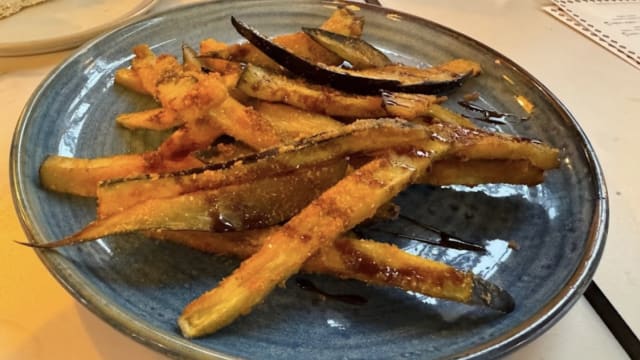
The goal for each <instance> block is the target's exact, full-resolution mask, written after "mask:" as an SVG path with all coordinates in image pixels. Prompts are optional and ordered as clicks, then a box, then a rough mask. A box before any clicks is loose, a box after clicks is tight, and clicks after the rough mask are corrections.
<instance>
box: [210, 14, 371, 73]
mask: <svg viewBox="0 0 640 360" xmlns="http://www.w3.org/2000/svg"><path fill="white" fill-rule="evenodd" d="M363 26H364V21H363V20H362V18H361V17H358V16H355V14H354V13H353V12H351V11H350V10H348V9H346V8H341V9H338V10H336V11H334V12H333V13H332V14H331V16H330V17H329V18H328V19H327V20H326V21H325V22H324V23H323V24H322V25H321V26H320V28H321V29H323V30H328V31H331V32H334V33H338V34H342V35H348V36H352V37H358V36H360V34H362V28H363ZM273 41H274V42H275V43H276V44H279V45H280V46H282V47H284V48H286V49H288V50H289V51H291V52H293V53H295V54H297V55H299V56H301V57H302V58H305V59H308V60H309V61H313V62H321V63H324V64H330V65H339V64H340V63H342V59H341V58H340V57H339V56H337V55H335V54H333V53H332V52H331V51H329V50H327V49H325V48H324V47H323V46H321V45H319V44H318V43H316V42H315V41H313V40H312V39H311V38H309V36H307V35H306V34H304V33H303V32H297V33H293V34H285V35H279V36H276V37H275V38H274V39H273ZM203 55H205V54H204V53H203ZM208 55H209V56H213V57H218V58H223V59H227V60H232V61H237V62H246V63H252V64H256V65H260V66H264V67H267V68H270V69H274V70H276V69H280V66H279V65H278V64H277V63H275V62H274V61H273V60H271V59H270V58H269V57H268V56H266V55H265V54H264V53H262V52H261V51H260V50H258V49H257V48H256V47H255V46H253V45H252V44H250V43H244V44H239V45H230V46H228V47H226V48H222V49H217V50H216V51H214V52H209V53H208Z"/></svg>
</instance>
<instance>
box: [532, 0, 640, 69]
mask: <svg viewBox="0 0 640 360" xmlns="http://www.w3.org/2000/svg"><path fill="white" fill-rule="evenodd" d="M552 1H553V3H554V4H555V6H545V7H543V9H544V11H546V12H547V13H549V14H551V15H553V16H554V17H555V18H557V19H558V20H560V21H562V22H563V23H565V24H567V25H569V26H570V27H572V28H573V29H575V30H576V31H578V32H580V33H582V34H583V35H585V36H587V37H588V38H590V39H592V40H593V41H595V42H597V43H598V44H600V45H602V46H603V47H605V48H606V49H608V50H609V51H611V52H613V53H614V54H616V55H617V56H619V57H620V58H622V59H623V60H625V61H626V62H628V63H629V64H631V65H633V66H634V67H635V68H637V69H640V0H552Z"/></svg>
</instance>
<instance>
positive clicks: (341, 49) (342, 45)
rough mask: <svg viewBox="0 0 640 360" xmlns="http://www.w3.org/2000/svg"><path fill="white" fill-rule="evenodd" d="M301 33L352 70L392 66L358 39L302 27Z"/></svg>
mask: <svg viewBox="0 0 640 360" xmlns="http://www.w3.org/2000/svg"><path fill="white" fill-rule="evenodd" d="M302 31H304V33H305V34H307V35H309V36H310V37H311V38H312V39H313V40H315V41H316V42H317V43H319V44H320V45H322V46H324V47H325V48H327V49H328V50H329V51H332V52H333V53H335V54H336V55H338V56H340V57H341V58H342V59H344V60H346V61H348V62H349V63H350V64H351V66H352V68H354V69H366V68H372V67H383V66H387V65H391V64H392V62H391V60H389V58H388V57H387V56H386V55H385V54H383V53H382V52H381V51H380V50H378V49H376V48H375V47H373V46H371V44H369V43H368V42H366V41H364V40H362V39H360V38H357V37H353V36H344V35H340V34H336V33H334V32H331V31H326V30H323V29H314V28H305V27H303V28H302Z"/></svg>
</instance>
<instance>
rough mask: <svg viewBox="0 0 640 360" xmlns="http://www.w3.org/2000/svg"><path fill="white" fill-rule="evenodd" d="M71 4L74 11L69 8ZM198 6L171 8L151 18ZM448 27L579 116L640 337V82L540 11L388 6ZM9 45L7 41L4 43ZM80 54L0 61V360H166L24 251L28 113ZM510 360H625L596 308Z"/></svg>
mask: <svg viewBox="0 0 640 360" xmlns="http://www.w3.org/2000/svg"><path fill="white" fill-rule="evenodd" d="M59 1H64V0H59ZM192 2H195V1H189V0H160V1H159V3H158V4H157V5H156V7H155V8H154V9H153V10H152V12H157V11H161V10H163V9H167V8H170V7H173V6H177V5H179V4H187V3H192ZM381 2H382V3H383V4H384V5H385V6H387V7H389V8H394V9H397V10H400V11H404V12H408V13H411V14H415V15H418V16H421V17H425V18H428V19H430V20H434V21H436V22H439V23H441V24H445V25H447V26H449V27H451V28H453V29H455V30H458V31H460V32H462V33H465V34H467V35H469V36H471V37H473V38H475V39H477V40H479V41H481V42H483V43H485V44H487V45H489V46H490V47H492V48H494V49H496V50H497V51H499V52H501V53H503V54H504V55H506V56H507V57H509V58H511V59H512V60H514V61H515V62H517V63H518V64H520V65H522V66H523V67H524V68H525V69H527V70H528V71H529V72H531V73H532V74H533V75H534V76H535V77H537V78H538V79H539V80H541V81H542V82H543V83H544V84H545V85H546V86H547V87H548V88H549V89H550V90H551V91H552V92H553V93H554V94H555V95H556V96H557V97H558V98H559V99H560V100H561V101H562V102H563V103H564V104H565V105H566V106H567V108H568V109H569V110H570V111H571V112H572V113H573V114H574V116H575V117H576V118H577V119H578V121H579V122H580V124H581V126H582V127H583V129H584V130H585V132H586V134H587V136H588V137H589V139H590V140H591V142H592V144H593V146H594V147H595V149H596V152H597V155H598V157H599V159H600V162H601V164H602V167H603V168H604V173H605V177H606V180H607V185H608V189H609V199H610V208H611V219H610V226H609V236H608V240H607V246H606V250H605V253H604V256H603V258H602V261H601V263H600V266H599V268H598V271H597V272H596V275H595V279H596V281H597V283H598V284H599V285H600V287H601V289H602V290H603V291H604V292H605V294H606V295H607V296H608V298H609V299H610V300H611V301H612V303H613V304H614V306H615V307H616V308H617V309H618V311H619V312H620V313H621V314H622V316H623V318H624V319H625V320H626V321H627V323H628V324H629V325H630V326H631V328H632V329H633V330H634V331H635V333H636V334H640V307H639V306H638V303H639V301H638V296H640V272H638V271H636V270H637V269H636V267H635V266H634V265H638V264H640V241H639V239H638V234H640V188H639V187H638V186H637V185H636V183H637V177H638V176H639V175H640V171H639V170H638V168H639V162H638V160H636V155H637V154H638V153H639V152H638V150H637V149H636V147H635V145H637V144H638V142H639V140H638V139H637V137H638V133H639V132H640V71H638V70H636V69H634V68H633V67H631V66H630V65H628V64H627V63H625V62H623V61H622V60H620V59H618V58H617V57H615V56H614V55H613V54H611V53H609V52H608V51H606V50H605V49H603V48H601V47H599V46H598V45H596V44H595V43H593V42H592V41H590V40H589V39H587V38H585V37H583V36H582V35H580V34H578V33H577V32H575V31H573V30H571V29H569V28H568V27H566V26H565V25H563V24H561V23H560V22H559V21H557V20H555V19H553V18H552V17H551V16H549V15H547V14H546V13H544V12H542V10H541V7H542V6H543V5H546V4H547V2H545V1H539V0H538V1H535V0H527V1H524V0H484V1H468V0H428V1H427V0H413V1H411V0H382V1H381ZM0 36H1V34H0ZM71 53H72V50H71V51H63V52H57V53H52V54H45V55H38V56H26V57H13V58H0V129H1V130H0V152H1V154H2V155H0V171H1V172H2V175H1V176H0V194H2V195H1V196H0V214H2V216H1V217H0V229H2V235H1V236H0V240H1V241H0V274H1V276H2V278H1V279H2V281H1V282H0V359H1V360H5V359H27V360H32V359H47V360H56V359H65V360H66V359H164V358H165V357H164V356H163V355H161V354H159V353H156V352H154V351H152V350H150V349H147V348H145V347H144V346H142V345H140V344H138V343H137V342H135V341H134V340H132V339H130V338H129V337H127V336H125V335H123V334H121V333H119V332H118V331H116V330H114V329H112V328H111V327H110V326H109V325H107V324H106V323H104V322H103V321H102V320H100V319H99V318H97V317H96V316H94V315H93V314H92V313H90V312H89V311H88V310H86V309H85V308H84V307H83V306H82V305H81V304H79V303H78V302H77V301H76V300H74V299H73V298H72V297H71V295H69V294H68V293H67V292H66V291H65V290H64V289H63V288H62V287H61V286H60V285H59V284H58V283H57V282H56V281H55V279H54V278H53V277H52V276H51V275H50V274H49V273H48V271H47V270H46V268H45V267H44V265H43V264H42V263H41V262H40V260H39V259H38V257H37V256H36V255H35V253H34V252H33V251H32V250H31V249H28V248H25V247H22V246H18V245H16V244H14V243H13V241H12V240H18V241H24V240H25V235H24V232H23V231H22V228H21V227H20V224H19V221H18V218H17V215H16V213H15V210H14V208H13V203H12V200H11V196H10V187H9V174H8V171H9V170H8V169H9V150H10V146H11V137H12V133H13V129H14V127H15V124H16V121H17V119H18V117H19V115H20V111H21V110H22V108H23V106H24V105H25V103H26V102H27V100H28V98H29V96H30V95H31V93H32V92H33V90H34V89H35V88H36V86H37V85H38V84H39V82H40V81H41V80H42V79H44V78H45V76H46V75H47V73H48V72H49V71H50V70H51V69H52V68H53V67H54V66H56V65H57V64H58V63H60V62H61V61H62V60H64V59H65V58H66V57H67V56H69V55H70V54H71ZM509 358H510V359H569V358H582V359H605V358H606V359H625V358H627V355H626V354H625V352H624V351H623V349H622V347H621V346H620V345H619V344H618V342H617V341H616V340H615V338H614V337H613V336H612V335H611V333H610V332H609V331H608V329H607V328H606V327H605V326H604V324H603V322H602V321H601V320H600V318H599V317H598V316H597V314H596V313H595V312H594V311H593V310H592V308H591V306H590V305H589V303H588V302H587V301H586V300H585V299H584V298H582V299H580V300H579V301H578V303H577V304H576V305H575V306H574V307H573V308H572V309H571V310H570V311H569V312H568V314H567V315H566V316H565V317H563V318H562V319H561V320H560V321H559V322H558V323H557V324H556V325H555V326H554V327H552V328H551V329H550V330H549V331H547V332H546V333H545V334H543V335H542V336H541V337H539V338H538V339H536V340H535V341H533V342H532V343H530V344H528V345H526V346H524V347H522V348H520V349H518V350H517V351H516V352H514V353H512V354H511V355H509Z"/></svg>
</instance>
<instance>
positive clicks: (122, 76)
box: [114, 68, 149, 95]
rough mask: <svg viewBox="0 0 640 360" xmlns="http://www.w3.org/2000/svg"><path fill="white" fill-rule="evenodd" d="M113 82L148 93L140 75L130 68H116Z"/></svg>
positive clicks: (141, 92)
mask: <svg viewBox="0 0 640 360" xmlns="http://www.w3.org/2000/svg"><path fill="white" fill-rule="evenodd" d="M114 82H115V83H116V84H118V85H121V86H124V87H125V88H127V89H129V90H132V91H135V92H137V93H140V94H144V95H148V94H149V92H147V89H145V88H144V86H142V81H141V80H140V77H139V76H138V75H137V74H136V73H135V72H134V71H133V70H131V69H128V68H123V69H118V70H116V75H115V79H114Z"/></svg>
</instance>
